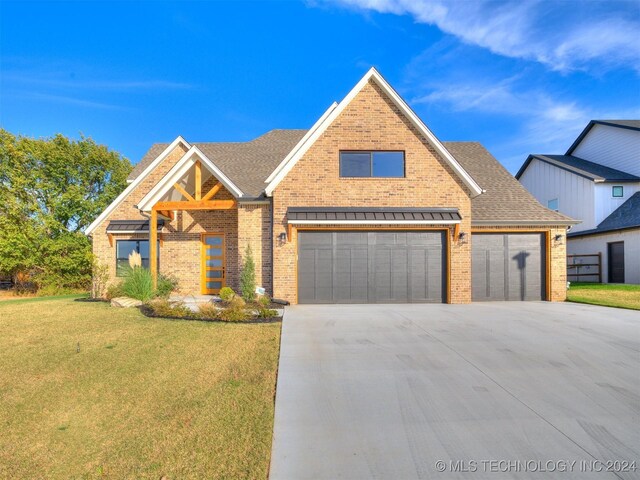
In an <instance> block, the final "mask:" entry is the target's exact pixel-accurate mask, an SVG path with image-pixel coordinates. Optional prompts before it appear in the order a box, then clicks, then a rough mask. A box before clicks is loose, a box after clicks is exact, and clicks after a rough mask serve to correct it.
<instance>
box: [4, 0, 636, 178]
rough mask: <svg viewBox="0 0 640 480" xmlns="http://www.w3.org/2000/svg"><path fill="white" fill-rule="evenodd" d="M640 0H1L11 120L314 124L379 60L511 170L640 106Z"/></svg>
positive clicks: (456, 131) (34, 129)
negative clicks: (593, 123)
mask: <svg viewBox="0 0 640 480" xmlns="http://www.w3.org/2000/svg"><path fill="white" fill-rule="evenodd" d="M638 32H640V1H633V2H616V1H606V2H597V1H589V2H578V1H576V2H571V1H564V2H540V1H529V2H522V1H514V2H506V3H505V2H486V1H475V2H444V1H419V0H336V1H313V2H311V1H308V2H293V1H290V2H286V1H280V2H266V1H261V2H249V3H244V2H194V3H189V2H179V3H170V2H151V1H146V2H140V3H134V2H123V3H118V2H108V3H101V2H68V3H57V2H52V1H50V2H44V3H36V2H31V1H22V2H15V3H14V2H4V1H3V2H0V58H1V63H0V125H1V126H2V127H3V128H6V129H8V130H9V131H11V132H13V133H21V134H25V135H29V136H36V137H40V136H50V135H53V134H55V133H57V132H61V133H63V134H65V135H69V136H72V137H78V136H79V134H80V133H83V134H84V135H87V136H91V137H93V138H94V139H95V140H96V141H97V142H99V143H104V144H106V145H108V146H109V147H111V148H112V149H114V150H117V151H119V152H121V153H122V154H124V155H125V156H127V157H128V158H129V159H130V160H131V161H132V162H137V161H138V160H139V159H140V158H141V156H142V155H143V154H144V152H145V151H146V150H147V148H148V147H149V146H150V145H151V144H152V143H154V142H167V141H171V140H173V139H174V138H175V137H176V136H177V135H182V136H183V137H185V138H186V139H187V140H188V141H191V142H198V141H244V140H250V139H252V138H254V137H256V136H258V135H260V134H262V133H264V132H266V131H268V130H270V129H272V128H308V127H310V126H311V125H312V124H313V123H314V122H315V120H316V119H317V118H318V117H319V116H320V115H321V114H322V113H323V112H324V110H325V109H326V108H327V107H328V106H329V105H330V104H331V102H332V101H334V100H340V99H341V98H342V97H343V96H344V95H345V94H346V93H347V92H348V91H349V90H350V88H351V87H352V86H353V85H354V84H355V83H356V82H357V81H358V79H359V78H360V77H361V76H362V75H363V74H364V73H365V72H366V71H367V70H368V69H369V68H370V67H371V66H376V67H377V68H378V69H379V70H380V72H381V73H382V74H383V75H384V76H385V78H387V80H388V81H389V82H390V83H391V84H392V85H393V86H394V87H395V88H396V89H397V90H398V91H399V92H400V94H401V95H402V96H403V97H404V98H405V99H406V100H407V101H408V103H409V104H410V105H411V106H412V107H413V108H414V109H415V111H416V112H417V113H418V115H420V117H421V118H422V119H423V120H424V122H425V123H426V124H427V126H429V128H431V130H433V131H434V133H435V134H436V135H437V136H438V137H439V138H440V139H441V140H443V141H447V140H476V141H480V142H482V143H483V144H484V145H485V146H486V147H487V148H488V149H489V150H490V151H491V152H492V153H493V154H494V155H495V156H496V157H497V158H498V159H499V160H500V161H501V162H502V163H503V164H504V165H505V166H506V167H507V168H508V169H509V170H510V171H511V172H512V173H513V172H515V171H517V169H518V167H519V166H520V164H521V163H522V162H523V161H524V159H525V158H526V155H527V154H528V153H532V152H537V153H564V151H565V150H566V148H567V147H568V146H569V145H570V144H571V142H572V140H573V139H574V138H575V136H576V135H577V134H578V133H579V132H580V131H581V130H582V128H583V127H584V126H585V125H586V123H587V122H588V121H589V120H590V119H592V118H640V79H639V75H640V42H639V41H638V40H639V38H640V34H639V33H638Z"/></svg>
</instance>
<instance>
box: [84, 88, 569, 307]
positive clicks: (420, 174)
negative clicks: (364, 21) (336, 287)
mask: <svg viewBox="0 0 640 480" xmlns="http://www.w3.org/2000/svg"><path fill="white" fill-rule="evenodd" d="M341 150H402V151H404V152H405V177H404V178H340V175H339V152H340V151H341ZM184 153H185V149H184V148H183V147H181V146H178V147H176V148H175V150H174V151H173V152H171V153H170V154H169V155H168V156H167V157H166V158H165V159H164V161H163V162H162V163H161V164H160V165H158V166H157V167H156V169H155V170H154V171H153V172H151V173H150V174H149V175H148V177H147V178H145V179H144V180H143V181H142V182H141V183H140V185H138V186H137V187H136V188H135V189H134V190H133V191H132V192H131V193H130V195H129V196H128V197H127V198H126V199H125V200H124V201H123V202H122V203H121V204H120V205H119V206H118V207H117V208H116V209H115V210H114V211H113V212H112V213H111V215H109V217H108V218H107V219H105V221H103V222H102V224H101V225H99V226H98V228H97V229H96V230H95V231H94V232H93V235H92V236H93V250H94V253H95V254H96V256H97V257H98V259H99V260H100V261H101V262H102V263H103V264H106V265H108V266H109V273H110V276H111V278H112V279H113V278H115V263H116V260H115V257H116V251H115V242H114V245H113V246H111V245H110V243H109V239H108V236H107V235H106V227H107V225H108V223H109V220H133V219H141V218H145V217H144V216H142V215H141V214H140V212H139V211H138V210H137V209H136V208H135V205H136V204H137V203H138V202H139V201H140V200H141V199H142V198H143V196H144V195H145V194H146V193H147V192H148V191H149V190H150V189H151V188H152V187H153V186H154V185H155V184H156V183H157V182H158V181H160V179H161V178H162V177H163V176H164V175H165V174H166V173H167V172H168V171H169V169H170V168H171V167H172V166H173V165H175V163H176V162H177V161H178V160H179V159H180V158H181V157H182V156H183V154H184ZM216 181H217V180H215V179H214V178H211V179H209V181H208V182H206V184H205V185H204V186H203V189H202V190H203V192H206V191H208V189H209V188H211V187H212V186H213V184H214V182H216ZM232 198H233V196H232V194H231V193H230V192H229V191H227V190H226V189H224V188H222V189H221V190H220V191H219V192H218V193H217V194H216V196H215V199H216V200H224V199H232ZM354 206H361V207H425V208H437V207H441V208H457V209H458V211H459V213H460V215H461V217H462V222H461V224H460V231H461V232H464V233H466V234H467V240H466V241H460V242H458V241H455V240H454V239H453V236H452V228H453V227H452V226H451V225H430V226H429V227H428V228H429V229H438V228H440V229H447V233H448V243H447V245H446V246H445V247H446V248H447V249H448V272H447V274H448V279H449V285H450V288H449V293H448V299H449V301H450V302H451V303H469V302H471V244H472V242H473V235H471V232H472V231H473V229H472V227H471V221H472V218H471V199H470V192H469V190H468V188H467V187H466V186H465V185H464V184H463V183H462V181H461V180H460V179H459V177H458V176H457V175H456V174H455V173H454V171H453V170H452V169H451V167H450V166H449V164H448V163H447V162H446V161H445V160H444V159H443V158H441V156H440V155H439V153H438V152H437V151H436V150H435V149H434V148H433V147H432V146H431V144H430V143H429V142H428V141H427V140H426V139H425V138H424V137H423V136H422V135H421V133H420V132H419V131H418V130H417V129H416V128H415V127H414V126H413V124H411V123H410V122H409V121H408V120H407V119H406V118H405V117H404V115H403V114H402V113H401V111H400V110H399V109H398V107H397V106H396V105H395V104H394V103H393V102H392V101H391V100H390V99H389V98H388V97H387V96H386V95H385V93H384V92H383V91H382V90H381V88H380V87H379V86H378V85H377V84H376V83H375V82H374V81H370V82H369V83H368V84H366V85H365V86H364V87H363V88H362V90H361V91H360V92H359V93H358V94H357V95H356V96H355V98H354V99H353V100H352V101H351V103H349V104H348V105H347V106H346V107H345V109H344V110H343V111H342V112H341V114H340V115H339V116H338V117H337V118H336V119H335V120H334V121H333V123H332V124H331V125H330V126H329V127H328V128H327V129H326V130H325V131H324V132H323V134H322V135H321V136H320V137H319V138H318V139H317V140H316V141H315V143H314V144H313V145H312V146H311V147H310V148H309V150H308V151H307V152H306V153H305V154H304V156H303V157H302V158H301V159H300V161H299V162H298V163H297V164H296V165H295V166H294V167H293V168H292V170H291V171H290V172H289V173H288V175H287V176H286V177H285V178H284V179H283V180H282V182H281V183H280V184H279V185H278V186H277V188H276V189H275V191H274V193H273V198H272V199H271V201H263V202H253V203H252V202H247V203H243V202H239V203H238V206H237V208H234V209H231V210H213V211H192V212H188V211H184V212H176V216H175V218H174V220H173V221H171V222H170V223H168V222H167V223H166V224H165V229H164V233H163V234H162V245H161V247H160V251H159V252H160V270H159V271H160V273H163V274H170V275H174V276H175V277H177V278H178V281H179V290H180V292H181V293H185V294H199V293H200V290H201V285H200V273H201V234H202V233H204V232H209V233H223V234H224V235H225V242H226V249H225V254H226V265H225V267H226V284H227V285H228V286H231V287H232V288H234V289H235V290H238V287H239V285H238V277H239V269H240V266H241V265H242V262H243V260H244V258H243V257H244V253H245V249H246V246H247V245H250V246H251V249H252V252H253V256H254V259H255V263H256V282H257V284H258V285H259V286H263V287H265V288H266V290H267V292H268V293H270V294H272V295H273V296H275V297H278V298H283V299H286V300H289V301H290V302H292V303H296V302H297V234H296V230H295V229H293V231H292V233H293V235H292V238H289V239H288V241H286V242H283V241H281V239H280V236H281V234H282V233H285V232H287V219H286V210H287V208H288V207H354ZM305 227H313V226H312V225H311V226H305ZM332 227H333V228H336V227H338V226H337V225H336V226H331V225H322V226H317V228H324V229H331V228H332ZM340 227H344V226H343V225H340ZM366 228H367V229H389V230H399V229H403V228H406V227H405V226H403V225H370V226H367V227H366ZM496 228H500V227H496ZM523 229H537V230H538V231H545V232H547V231H548V232H549V238H550V239H551V240H550V245H551V252H550V258H551V261H550V300H552V301H562V300H564V299H565V298H566V268H565V261H566V260H565V253H566V229H565V227H527V226H521V227H513V228H509V229H508V230H510V231H518V230H523ZM483 230H486V227H483ZM501 230H503V231H504V230H506V229H505V228H501ZM556 235H560V236H561V240H560V241H556V240H555V236H556ZM131 238H143V239H146V238H148V237H147V236H146V235H137V236H131V235H118V236H114V240H118V239H131Z"/></svg>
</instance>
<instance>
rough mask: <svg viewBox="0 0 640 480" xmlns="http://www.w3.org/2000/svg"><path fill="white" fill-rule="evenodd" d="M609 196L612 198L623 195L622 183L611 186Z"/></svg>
mask: <svg viewBox="0 0 640 480" xmlns="http://www.w3.org/2000/svg"><path fill="white" fill-rule="evenodd" d="M611 196H612V197H614V198H621V197H624V188H623V187H622V185H616V186H614V187H611Z"/></svg>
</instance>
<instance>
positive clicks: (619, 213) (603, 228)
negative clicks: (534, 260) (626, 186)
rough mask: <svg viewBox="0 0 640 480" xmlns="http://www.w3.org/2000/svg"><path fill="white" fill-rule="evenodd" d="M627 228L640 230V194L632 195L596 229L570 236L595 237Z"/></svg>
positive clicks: (570, 235)
mask: <svg viewBox="0 0 640 480" xmlns="http://www.w3.org/2000/svg"><path fill="white" fill-rule="evenodd" d="M627 228H640V192H636V193H634V194H633V195H631V197H629V199H628V200H627V201H626V202H624V203H623V204H622V205H620V206H619V207H618V208H617V209H615V210H614V211H613V212H611V215H609V216H608V217H607V218H605V219H604V220H603V221H602V222H600V224H599V225H598V226H597V227H596V228H594V229H591V230H583V231H581V232H575V233H570V234H569V235H568V236H569V237H579V236H584V235H594V234H597V233H604V232H612V231H615V230H624V229H627Z"/></svg>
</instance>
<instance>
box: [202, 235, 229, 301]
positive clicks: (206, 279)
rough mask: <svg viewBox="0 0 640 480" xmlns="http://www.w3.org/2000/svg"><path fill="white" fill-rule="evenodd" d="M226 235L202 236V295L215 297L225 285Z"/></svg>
mask: <svg viewBox="0 0 640 480" xmlns="http://www.w3.org/2000/svg"><path fill="white" fill-rule="evenodd" d="M224 248H225V245H224V235H223V234H222V233H203V234H202V274H201V276H200V277H201V282H202V293H203V294H207V295H211V294H213V295H215V294H217V293H219V292H220V289H221V288H222V287H224V285H225V266H224V264H225V261H224Z"/></svg>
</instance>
